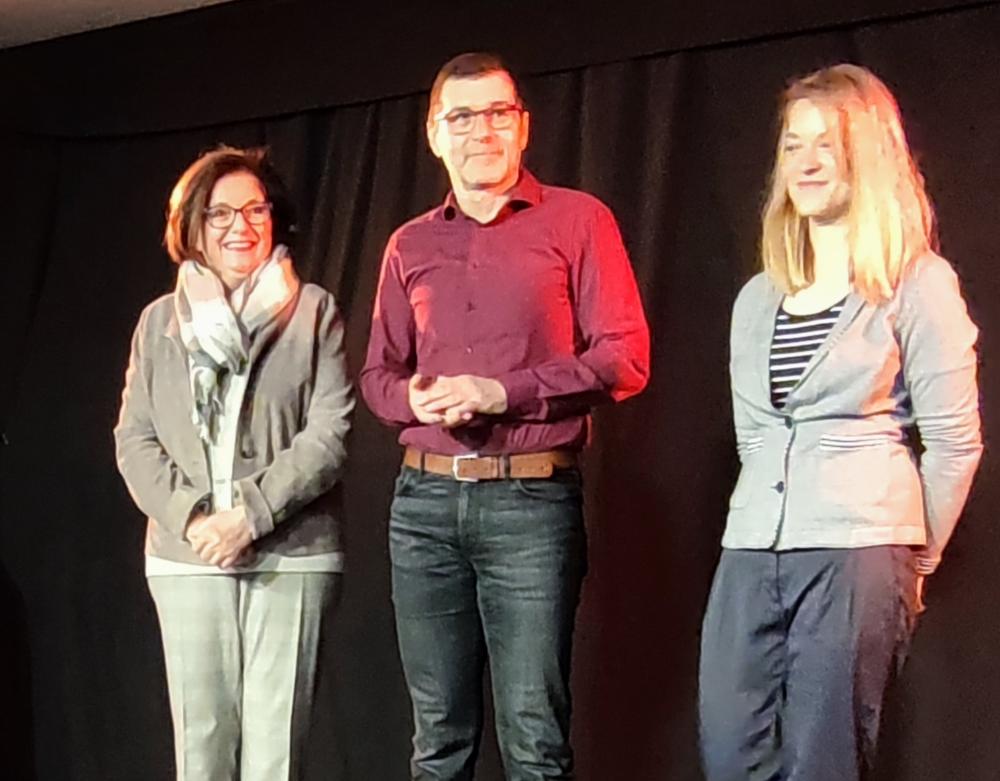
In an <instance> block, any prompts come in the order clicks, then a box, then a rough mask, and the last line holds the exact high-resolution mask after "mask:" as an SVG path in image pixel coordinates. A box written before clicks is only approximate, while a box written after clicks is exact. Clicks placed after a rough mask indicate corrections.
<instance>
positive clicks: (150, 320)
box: [135, 293, 174, 336]
mask: <svg viewBox="0 0 1000 781" xmlns="http://www.w3.org/2000/svg"><path fill="white" fill-rule="evenodd" d="M173 319H174V294H173V293H164V294H163V295H162V296H160V297H159V298H156V299H154V300H152V301H151V302H149V303H148V304H146V306H145V307H143V310H142V312H141V313H140V314H139V322H138V324H137V325H136V328H135V330H136V332H137V333H141V334H142V335H144V336H145V335H147V334H151V333H161V334H162V333H163V332H164V331H166V329H167V326H168V325H169V323H170V321H171V320H173Z"/></svg>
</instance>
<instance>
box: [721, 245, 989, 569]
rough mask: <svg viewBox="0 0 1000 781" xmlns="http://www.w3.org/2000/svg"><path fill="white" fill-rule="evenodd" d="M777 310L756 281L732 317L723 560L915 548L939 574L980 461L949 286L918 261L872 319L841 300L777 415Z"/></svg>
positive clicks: (966, 331) (974, 394)
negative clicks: (738, 551) (917, 444)
mask: <svg viewBox="0 0 1000 781" xmlns="http://www.w3.org/2000/svg"><path fill="white" fill-rule="evenodd" d="M782 298H783V296H782V293H781V292H780V291H779V290H778V289H777V288H776V287H775V286H774V285H773V284H772V283H771V282H770V280H769V279H768V277H767V276H765V275H764V274H758V275H757V276H755V277H754V278H753V279H751V280H750V281H749V282H748V283H747V284H746V285H745V286H744V288H743V290H742V291H741V292H740V294H739V296H738V298H737V300H736V304H735V306H734V309H733V319H732V332H731V337H730V338H731V342H730V343H731V354H730V378H731V382H732V394H733V413H734V419H735V425H736V439H737V449H738V451H739V456H740V461H741V464H742V466H741V470H740V477H739V481H738V482H737V484H736V488H735V490H734V491H733V494H732V497H731V498H730V502H729V517H728V522H727V525H726V531H725V535H724V536H723V540H722V544H723V546H724V547H727V548H756V549H763V548H772V547H773V548H776V549H779V550H780V549H794V548H817V547H820V548H852V547H865V546H869V545H890V544H901V545H914V546H924V545H926V554H925V555H926V557H927V558H928V559H930V560H932V561H933V562H935V563H936V562H937V561H938V560H939V559H940V556H941V551H942V550H943V549H944V547H945V545H946V544H947V542H948V539H949V537H950V536H951V533H952V531H953V529H954V527H955V523H956V522H957V520H958V517H959V515H960V513H961V510H962V506H963V505H964V503H965V500H966V497H967V495H968V492H969V486H970V484H971V482H972V477H973V474H974V473H975V470H976V466H977V465H978V463H979V458H980V455H981V453H982V440H981V437H980V424H979V395H978V391H977V386H976V354H975V349H974V345H975V342H976V337H977V335H978V331H977V329H976V327H975V325H973V323H972V321H971V320H970V319H969V315H968V313H967V311H966V306H965V302H964V301H963V299H962V296H961V293H960V292H959V286H958V279H957V277H956V275H955V272H954V271H953V270H952V268H951V266H950V265H949V264H948V262H947V261H945V260H944V259H943V258H941V257H938V256H937V255H934V254H931V253H928V254H926V255H924V256H922V257H920V258H919V259H918V260H916V261H915V262H914V263H913V264H912V265H911V266H910V268H909V269H908V270H907V271H906V273H905V275H904V278H903V279H902V280H901V282H900V284H899V287H898V289H897V291H896V293H895V295H894V296H893V298H892V299H891V300H889V301H887V302H884V303H880V304H877V305H876V304H871V303H867V302H866V301H865V300H864V299H863V298H862V297H861V296H859V295H858V294H857V293H854V292H852V293H851V294H849V295H848V297H847V301H846V303H845V305H844V308H843V310H842V311H841V313H840V316H839V318H838V320H837V323H836V324H835V326H834V328H833V331H832V332H831V333H830V336H829V337H828V338H827V340H826V341H825V342H824V343H823V344H822V345H821V346H820V347H819V349H818V350H817V351H816V353H815V355H814V356H813V357H812V359H811V361H810V362H809V364H808V366H807V367H806V369H805V373H804V374H803V375H802V378H801V379H800V381H799V382H798V384H797V385H796V386H795V387H794V388H793V389H792V390H791V392H790V393H789V395H788V398H787V401H786V404H785V407H784V409H782V410H780V411H779V410H777V409H775V408H774V406H773V405H772V404H771V395H770V385H769V379H770V378H769V368H768V367H769V357H770V348H771V340H772V336H773V333H774V326H775V316H776V314H777V311H778V307H779V306H780V305H781V301H782ZM914 429H915V431H914ZM914 433H919V437H920V440H921V442H922V444H923V452H922V453H921V454H920V455H919V456H918V455H917V451H916V449H915V448H914V444H913V434H914Z"/></svg>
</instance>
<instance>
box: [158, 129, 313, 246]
mask: <svg viewBox="0 0 1000 781" xmlns="http://www.w3.org/2000/svg"><path fill="white" fill-rule="evenodd" d="M239 171H246V172H247V173H249V174H251V175H253V176H255V177H256V178H257V181H259V182H260V185H261V187H262V188H263V189H264V194H265V196H267V200H268V201H269V202H270V203H271V220H272V224H273V228H272V235H273V237H274V243H275V244H285V245H287V246H291V239H292V233H293V232H294V230H295V226H294V224H293V219H292V208H291V201H290V200H289V198H288V191H287V190H286V188H285V185H284V183H283V182H282V181H281V178H280V177H279V176H278V174H277V173H276V172H275V170H274V168H272V167H271V164H270V162H269V161H268V159H267V149H266V148H263V147H259V148H255V149H238V148H236V147H232V146H225V145H223V146H220V147H218V148H217V149H213V150H212V151H210V152H206V153H204V154H203V155H202V156H201V157H199V158H198V159H197V160H195V161H194V162H193V163H191V165H189V166H188V168H187V170H186V171H185V172H184V173H183V174H181V177H180V179H178V180H177V184H175V185H174V189H173V191H172V192H171V193H170V204H169V206H168V208H167V227H166V229H165V230H164V232H163V243H164V245H165V246H166V248H167V252H168V253H169V254H170V258H171V259H172V260H173V261H174V263H182V262H184V261H185V260H196V261H198V262H203V261H204V259H203V258H202V256H201V252H199V250H198V239H199V237H200V236H201V232H202V230H203V229H204V227H205V220H204V214H205V208H206V207H207V206H208V199H209V198H210V197H211V195H212V188H213V187H215V183H216V182H218V181H219V179H221V178H222V177H224V176H228V175H229V174H234V173H237V172H239Z"/></svg>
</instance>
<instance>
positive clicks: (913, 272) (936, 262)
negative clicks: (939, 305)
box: [897, 251, 958, 303]
mask: <svg viewBox="0 0 1000 781" xmlns="http://www.w3.org/2000/svg"><path fill="white" fill-rule="evenodd" d="M942 286H943V287H944V288H946V289H947V288H953V289H955V290H957V289H958V274H956V273H955V269H954V268H953V267H952V265H951V263H949V262H948V261H947V260H945V259H944V258H942V257H941V256H940V255H938V254H937V253H936V252H931V251H927V252H925V253H923V254H922V255H920V256H919V257H917V258H915V259H914V260H913V261H912V262H911V263H910V264H909V265H908V266H907V268H906V270H905V271H904V272H903V276H902V278H901V279H900V282H899V288H898V291H897V295H898V296H899V297H900V298H901V299H903V301H904V303H905V302H906V300H907V299H912V298H921V297H924V296H926V295H928V294H936V293H938V292H939V289H940V288H941V287H942Z"/></svg>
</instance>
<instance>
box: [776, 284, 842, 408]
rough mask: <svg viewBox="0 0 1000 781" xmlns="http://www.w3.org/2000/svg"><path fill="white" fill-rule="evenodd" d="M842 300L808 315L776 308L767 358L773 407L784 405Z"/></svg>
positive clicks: (834, 319) (838, 314)
mask: <svg viewBox="0 0 1000 781" xmlns="http://www.w3.org/2000/svg"><path fill="white" fill-rule="evenodd" d="M845 300H846V298H844V299H841V300H840V301H838V302H837V303H836V304H834V305H833V306H831V307H830V308H829V309H824V310H823V311H822V312H814V313H813V314H809V315H790V314H788V312H786V311H785V310H784V309H780V308H779V309H778V319H777V322H776V323H775V324H774V339H773V340H772V342H771V359H770V374H771V403H772V404H773V405H774V406H775V408H777V409H781V408H783V407H784V406H785V398H786V397H787V396H788V392H789V391H790V390H791V389H792V388H794V387H795V385H796V384H797V383H798V381H799V380H800V379H801V378H802V374H803V372H805V370H806V366H808V365H809V361H810V360H811V359H812V357H813V354H814V353H815V352H816V350H817V349H818V348H819V346H820V345H821V344H823V341H824V340H825V339H826V338H827V337H828V336H829V335H830V331H832V330H833V326H834V325H835V324H836V322H837V318H838V317H839V316H840V312H841V310H842V309H843V308H844V301H845Z"/></svg>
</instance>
